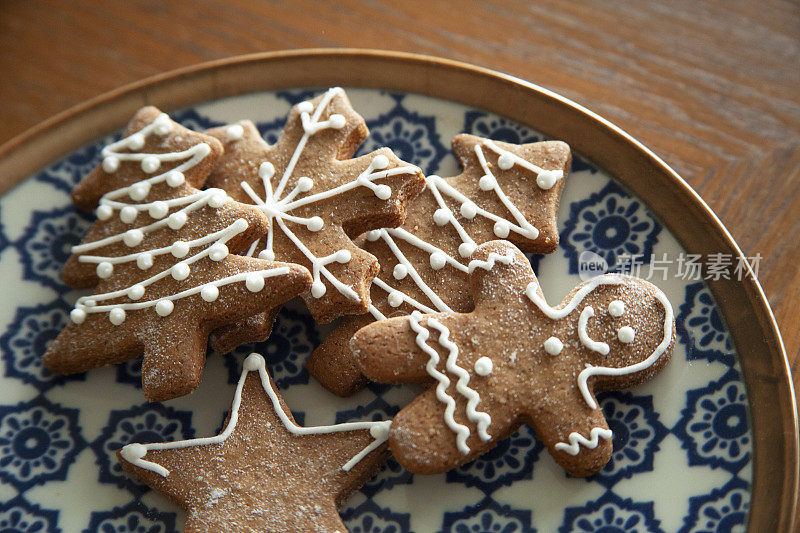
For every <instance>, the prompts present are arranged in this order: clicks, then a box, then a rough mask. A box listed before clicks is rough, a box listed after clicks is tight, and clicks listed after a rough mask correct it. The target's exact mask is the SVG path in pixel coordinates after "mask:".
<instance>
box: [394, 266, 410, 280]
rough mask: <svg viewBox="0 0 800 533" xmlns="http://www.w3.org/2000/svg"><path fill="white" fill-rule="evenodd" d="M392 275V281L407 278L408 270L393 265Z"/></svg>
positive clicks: (404, 267)
mask: <svg viewBox="0 0 800 533" xmlns="http://www.w3.org/2000/svg"><path fill="white" fill-rule="evenodd" d="M392 275H393V276H394V279H403V278H405V277H406V276H408V269H407V268H406V266H405V265H403V264H398V265H395V266H394V270H393V271H392Z"/></svg>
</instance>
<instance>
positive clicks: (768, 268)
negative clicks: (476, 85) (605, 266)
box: [0, 0, 800, 386]
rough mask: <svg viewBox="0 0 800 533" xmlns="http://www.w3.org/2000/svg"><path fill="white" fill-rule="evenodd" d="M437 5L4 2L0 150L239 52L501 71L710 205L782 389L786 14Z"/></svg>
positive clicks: (792, 71) (799, 272)
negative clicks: (590, 122)
mask: <svg viewBox="0 0 800 533" xmlns="http://www.w3.org/2000/svg"><path fill="white" fill-rule="evenodd" d="M287 4H291V5H287ZM451 6H452V4H450V3H448V2H438V1H435V0H420V1H407V2H398V1H397V0H376V1H372V2H356V1H345V2H339V3H337V4H336V5H334V3H328V2H317V1H297V2H284V1H275V2H252V1H250V0H235V1H230V2H226V3H223V2H217V1H212V0H193V1H192V2H186V1H170V2H164V1H161V0H149V1H147V0H136V1H134V0H127V1H125V2H109V1H98V0H91V1H81V2H77V1H76V2H60V1H56V0H51V1H27V2H22V1H13V0H8V1H6V2H3V3H1V4H0V50H2V52H0V72H2V73H3V75H2V76H0V98H2V102H3V105H2V106H1V107H0V143H2V142H3V141H6V140H8V139H9V138H11V137H13V136H14V135H17V134H19V133H21V132H23V131H24V130H25V129H26V128H28V127H30V126H33V125H34V124H36V123H37V122H39V121H41V120H43V119H45V118H47V117H49V116H51V115H53V114H55V113H57V112H59V111H62V110H64V109H66V108H68V107H70V106H72V105H74V104H77V103H79V102H81V101H83V100H85V99H87V98H90V97H92V96H96V95H98V94H100V93H102V92H104V91H107V90H109V89H112V88H115V87H118V86H120V85H123V84H126V83H129V82H132V81H135V80H139V79H141V78H143V77H146V76H150V75H152V74H156V73H159V72H163V71H167V70H171V69H175V68H177V67H182V66H186V65H191V64H194V63H198V62H202V61H207V60H211V59H218V58H223V57H227V56H231V55H237V54H244V53H249V52H257V51H266V50H280V49H287V48H305V47H330V46H347V47H364V48H382V49H393V50H403V51H411V52H419V53H424V54H432V55H437V56H442V57H448V58H453V59H459V60H463V61H467V62H470V63H474V64H478V65H482V66H487V67H490V68H494V69H497V70H501V71H504V72H507V73H510V74H514V75H517V76H519V77H521V78H524V79H527V80H530V81H533V82H535V83H537V84H540V85H543V86H545V87H547V88H550V89H552V90H554V91H556V92H558V93H560V94H563V95H565V96H567V97H569V98H572V99H574V100H576V101H577V102H579V103H581V104H583V105H585V106H586V107H588V108H590V109H592V110H594V111H596V112H598V113H599V114H601V115H603V116H604V117H606V118H608V119H609V120H611V121H612V122H614V123H616V124H617V125H619V126H620V127H622V128H623V129H625V130H627V131H628V132H629V133H631V134H632V135H633V136H635V137H637V138H638V139H640V140H641V141H643V142H644V143H645V144H646V145H647V146H649V147H650V148H652V149H653V150H654V151H655V152H656V153H657V154H659V155H660V156H661V157H663V158H664V159H665V160H666V161H667V162H668V163H669V164H670V165H672V166H673V167H674V168H675V169H676V170H677V171H678V172H679V173H680V174H681V175H683V177H684V178H686V179H687V180H688V181H689V183H690V184H691V185H692V186H693V187H694V188H695V190H697V192H698V193H699V194H700V195H701V196H702V197H703V198H704V199H705V200H706V201H707V202H708V203H709V204H710V205H711V207H712V209H713V210H714V211H715V212H716V213H717V214H718V215H719V216H720V218H721V219H722V220H723V222H724V223H725V224H726V225H727V227H728V228H729V229H730V231H731V232H732V233H733V236H734V237H735V238H736V240H737V241H738V242H739V244H740V245H741V247H742V248H743V250H744V252H745V254H746V255H755V254H756V253H760V254H761V255H762V256H763V257H764V259H763V261H762V263H761V265H760V272H759V278H760V280H761V283H762V284H763V286H764V290H765V291H766V293H767V296H768V298H769V300H770V302H771V304H772V308H773V310H774V312H775V314H776V316H777V320H778V323H779V325H780V327H781V330H782V333H783V338H784V341H785V343H786V349H787V352H788V354H789V359H790V361H792V368H793V370H794V376H795V377H794V382H795V384H796V386H797V385H799V384H800V327H797V326H798V314H800V268H798V264H800V246H798V244H797V240H798V235H799V234H800V215H798V213H800V3H797V2H793V1H791V0H752V1H750V2H718V3H709V2H697V1H696V0H674V1H660V2H653V1H650V0H641V1H630V2H623V1H621V0H603V1H602V2H601V1H588V0H583V1H569V2H565V1H563V0H562V1H559V2H556V1H551V0H545V1H537V2H530V1H527V0H522V1H518V2H514V1H505V2H499V1H491V0H483V1H480V2H469V3H467V2H463V5H461V6H460V7H458V8H457V9H454V8H453V7H451ZM385 21H387V22H385ZM388 22H390V23H391V26H390V25H389V24H388ZM0 179H1V178H0Z"/></svg>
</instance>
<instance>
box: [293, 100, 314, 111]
mask: <svg viewBox="0 0 800 533" xmlns="http://www.w3.org/2000/svg"><path fill="white" fill-rule="evenodd" d="M297 110H298V111H299V112H300V113H311V112H312V111H314V104H312V103H311V102H309V101H308V100H306V101H305V102H300V103H299V104H297Z"/></svg>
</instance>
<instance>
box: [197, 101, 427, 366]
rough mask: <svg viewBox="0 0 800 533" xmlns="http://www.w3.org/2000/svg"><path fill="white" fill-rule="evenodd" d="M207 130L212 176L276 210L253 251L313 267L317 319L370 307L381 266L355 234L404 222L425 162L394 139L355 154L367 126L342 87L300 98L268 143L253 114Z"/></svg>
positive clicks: (228, 338)
mask: <svg viewBox="0 0 800 533" xmlns="http://www.w3.org/2000/svg"><path fill="white" fill-rule="evenodd" d="M208 133H209V134H210V135H213V136H215V137H217V138H219V139H220V140H221V141H223V143H224V145H225V154H224V155H223V156H222V157H221V158H220V160H219V162H218V163H217V165H216V167H215V168H214V171H213V172H212V175H211V177H210V178H209V184H210V185H212V186H214V187H220V188H222V189H225V190H226V191H227V192H228V194H230V195H231V196H232V197H233V198H235V199H236V200H239V201H241V202H246V203H252V204H255V205H257V206H258V207H259V208H260V209H261V210H262V211H263V212H264V214H266V215H267V217H268V218H269V220H270V230H269V232H268V233H267V234H266V235H265V236H264V237H263V238H261V239H260V240H259V241H258V242H257V243H254V245H253V248H252V249H251V250H250V255H254V256H255V255H257V256H258V257H260V258H264V259H269V260H273V259H276V258H277V259H279V260H282V261H287V262H291V263H297V264H300V265H304V266H306V267H308V269H309V270H310V271H311V273H312V275H313V278H314V281H313V284H312V286H311V289H310V291H308V292H307V293H305V294H304V299H305V301H306V305H307V306H308V308H309V310H310V311H311V314H312V315H313V316H314V318H315V319H316V320H317V321H318V322H329V321H331V320H333V319H334V318H336V317H339V316H342V315H346V314H361V313H365V312H366V311H367V309H368V307H369V303H370V297H369V285H370V282H371V281H372V278H374V277H375V275H376V274H377V273H378V268H379V266H378V261H377V259H376V258H375V257H374V256H373V255H372V254H369V253H367V252H365V251H364V250H362V249H360V248H359V247H358V246H356V245H355V244H354V243H353V241H352V240H351V237H355V236H357V235H359V234H361V233H363V232H364V231H367V230H371V229H375V228H381V227H394V226H399V225H400V224H401V223H402V222H403V220H404V219H405V212H406V204H407V203H408V201H409V200H411V199H412V198H413V197H414V196H416V195H417V194H418V193H419V192H420V191H421V190H422V188H423V187H424V180H423V177H422V173H421V171H420V170H419V169H418V168H417V167H415V166H412V165H408V164H406V163H403V162H402V161H400V160H399V159H397V158H396V157H395V156H394V154H393V153H392V151H391V150H389V149H388V148H383V149H380V150H377V151H375V152H373V153H371V154H368V155H365V156H362V157H358V158H356V159H350V157H352V155H353V154H354V153H355V151H356V149H357V148H358V146H359V145H360V144H361V143H362V142H363V140H364V139H365V137H366V135H367V127H366V124H365V122H364V119H363V118H361V116H360V115H358V114H357V113H356V112H355V111H354V110H353V108H352V106H351V105H350V102H349V101H348V99H347V96H346V95H345V93H344V91H343V90H342V89H340V88H334V89H330V90H328V91H327V92H326V93H324V94H323V95H322V96H320V97H318V98H316V99H314V100H312V101H306V102H302V103H300V104H298V105H296V106H295V107H294V108H293V109H292V111H291V113H290V114H289V118H288V119H287V122H286V126H285V128H284V131H283V134H282V135H281V137H280V139H279V140H278V142H277V143H275V144H274V145H272V146H270V145H268V144H267V143H266V142H264V140H263V139H262V138H261V135H260V134H259V132H258V130H257V129H256V127H255V126H254V125H253V123H252V122H249V121H242V122H239V123H237V124H233V125H230V126H226V127H221V128H216V129H212V130H210V131H209V132H208ZM271 324H272V321H271V320H269V319H268V317H266V315H263V316H261V317H255V318H252V319H250V320H248V321H247V322H243V323H240V324H239V325H237V326H235V327H229V328H225V329H224V330H220V331H218V332H217V333H216V335H215V338H214V344H213V345H214V348H215V350H217V351H218V352H225V351H229V350H230V349H232V348H234V347H235V346H237V345H238V344H241V343H243V342H250V341H260V340H263V339H265V338H266V337H267V336H268V335H269V328H270V327H271Z"/></svg>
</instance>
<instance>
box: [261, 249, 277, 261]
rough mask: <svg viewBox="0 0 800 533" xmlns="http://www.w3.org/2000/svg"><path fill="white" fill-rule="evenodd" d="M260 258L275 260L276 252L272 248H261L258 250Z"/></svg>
mask: <svg viewBox="0 0 800 533" xmlns="http://www.w3.org/2000/svg"><path fill="white" fill-rule="evenodd" d="M258 258H259V259H263V260H265V261H275V252H273V251H272V250H261V251H260V252H258Z"/></svg>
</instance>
